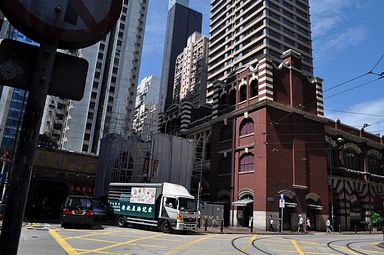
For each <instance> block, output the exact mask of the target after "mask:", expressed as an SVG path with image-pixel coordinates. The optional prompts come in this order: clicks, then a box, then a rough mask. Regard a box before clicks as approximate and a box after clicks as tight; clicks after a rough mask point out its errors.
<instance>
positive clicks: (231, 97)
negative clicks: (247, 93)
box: [229, 89, 236, 105]
mask: <svg viewBox="0 0 384 255" xmlns="http://www.w3.org/2000/svg"><path fill="white" fill-rule="evenodd" d="M229 100H230V104H231V105H235V104H236V90H234V89H233V90H231V91H230V92H229Z"/></svg>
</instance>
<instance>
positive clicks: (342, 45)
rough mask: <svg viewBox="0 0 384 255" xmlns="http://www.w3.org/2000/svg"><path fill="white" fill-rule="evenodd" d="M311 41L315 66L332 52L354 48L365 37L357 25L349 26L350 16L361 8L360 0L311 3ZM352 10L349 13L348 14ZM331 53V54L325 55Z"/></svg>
mask: <svg viewBox="0 0 384 255" xmlns="http://www.w3.org/2000/svg"><path fill="white" fill-rule="evenodd" d="M310 4H311V20H312V39H313V48H314V58H315V61H316V62H317V64H318V63H319V62H324V61H325V62H326V61H327V60H329V59H330V58H332V57H333V56H334V54H335V53H337V52H339V51H342V50H344V49H346V48H348V47H351V46H358V45H359V44H360V43H362V42H363V41H364V40H365V39H366V37H367V36H368V29H367V28H366V27H364V26H362V25H361V24H353V23H352V24H353V25H351V24H349V22H351V21H353V20H354V18H355V17H353V16H352V14H351V13H355V11H357V10H361V9H363V8H364V3H363V2H362V1H361V0H311V3H310ZM351 10H352V11H351ZM330 51H332V54H329V52H330Z"/></svg>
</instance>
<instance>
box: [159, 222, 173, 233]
mask: <svg viewBox="0 0 384 255" xmlns="http://www.w3.org/2000/svg"><path fill="white" fill-rule="evenodd" d="M160 229H161V231H163V233H171V226H170V225H169V222H168V221H166V220H165V221H163V222H162V223H161V226H160Z"/></svg>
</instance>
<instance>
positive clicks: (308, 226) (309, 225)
mask: <svg viewBox="0 0 384 255" xmlns="http://www.w3.org/2000/svg"><path fill="white" fill-rule="evenodd" d="M309 231H311V221H310V219H309V218H307V220H306V222H305V233H309Z"/></svg>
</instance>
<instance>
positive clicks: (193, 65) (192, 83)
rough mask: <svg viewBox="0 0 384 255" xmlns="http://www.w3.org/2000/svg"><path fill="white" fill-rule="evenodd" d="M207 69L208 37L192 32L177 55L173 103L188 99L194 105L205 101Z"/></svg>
mask: <svg viewBox="0 0 384 255" xmlns="http://www.w3.org/2000/svg"><path fill="white" fill-rule="evenodd" d="M207 69H208V37H206V36H203V35H201V34H200V33H198V32H195V33H193V34H192V35H191V36H190V37H189V38H188V42H187V46H186V47H185V48H184V50H183V51H182V52H181V53H180V54H179V55H178V56H177V59H176V65H175V79H174V86H173V103H178V102H180V101H189V102H191V103H192V104H193V105H194V106H198V105H201V104H204V103H205V100H206V99H205V98H206V89H207Z"/></svg>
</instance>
